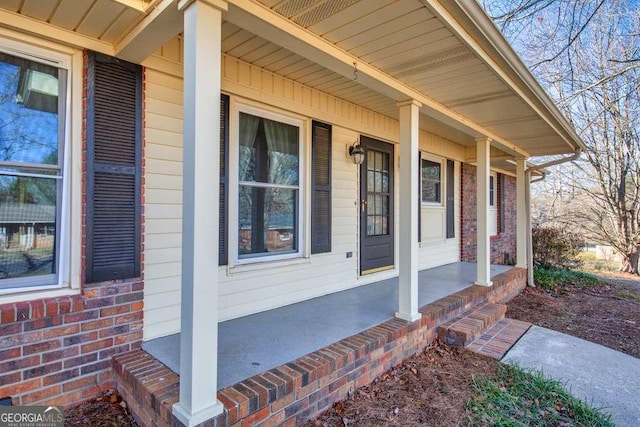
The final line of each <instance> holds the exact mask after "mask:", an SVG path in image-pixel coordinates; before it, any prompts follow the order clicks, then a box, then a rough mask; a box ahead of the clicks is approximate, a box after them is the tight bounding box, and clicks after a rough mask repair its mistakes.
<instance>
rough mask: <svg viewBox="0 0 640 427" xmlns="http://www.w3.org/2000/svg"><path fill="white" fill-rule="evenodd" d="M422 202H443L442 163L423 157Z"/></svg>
mask: <svg viewBox="0 0 640 427" xmlns="http://www.w3.org/2000/svg"><path fill="white" fill-rule="evenodd" d="M421 169H422V174H421V176H422V202H423V203H442V163H440V162H434V161H432V160H427V159H422V168H421Z"/></svg>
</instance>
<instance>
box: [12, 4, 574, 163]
mask: <svg viewBox="0 0 640 427" xmlns="http://www.w3.org/2000/svg"><path fill="white" fill-rule="evenodd" d="M228 1H229V11H228V12H226V13H225V14H224V15H223V18H224V19H225V22H224V23H223V32H222V35H223V51H224V52H225V53H227V54H229V55H231V56H234V57H237V58H239V59H241V60H243V61H246V62H249V63H251V64H254V65H256V66H259V67H263V68H265V69H267V70H270V71H272V72H275V73H278V74H281V75H284V76H285V77H287V78H290V79H292V80H295V81H298V82H300V83H303V84H305V85H309V86H311V87H315V88H317V89H320V90H322V91H325V92H327V93H329V94H332V95H335V96H337V97H339V98H342V99H345V100H347V101H350V102H353V103H355V104H358V105H362V106H364V107H366V108H369V109H371V110H374V111H377V112H380V113H382V114H385V115H387V116H390V117H394V118H397V117H398V109H397V107H396V101H403V100H406V99H407V98H408V97H411V95H412V94H413V95H415V97H416V98H419V99H418V100H419V101H421V102H422V103H423V104H425V105H424V107H423V108H422V109H421V112H422V115H421V127H422V128H423V129H426V130H429V131H430V132H433V133H435V134H438V135H441V136H443V137H445V138H448V139H451V140H453V141H455V142H458V143H461V144H464V145H473V144H474V139H475V138H481V137H491V138H492V139H493V140H494V144H495V145H496V146H497V147H499V148H501V149H502V150H504V151H505V152H510V153H512V154H517V153H518V154H520V155H525V156H536V155H549V154H561V153H567V152H572V151H573V150H574V149H575V148H577V147H579V146H580V145H581V144H582V143H581V141H580V139H579V137H578V136H577V135H576V134H575V132H574V131H573V129H571V127H570V125H569V124H568V123H567V122H566V120H565V119H564V118H562V117H561V116H560V114H559V112H558V111H557V109H556V108H555V106H554V105H553V103H552V102H551V101H550V99H549V98H548V96H546V95H544V94H543V93H542V90H541V89H540V87H539V85H538V84H537V82H535V81H534V80H533V78H532V77H531V75H530V74H529V72H528V71H527V70H526V68H525V67H524V65H523V64H522V63H521V62H520V60H519V59H517V57H516V55H515V54H514V53H513V51H512V49H511V48H510V47H509V46H508V44H507V43H506V41H505V40H504V38H502V36H501V35H500V34H499V32H498V31H497V30H496V29H495V27H493V26H492V24H491V22H490V20H489V19H488V18H487V17H486V15H485V14H484V13H483V12H482V10H481V9H480V8H479V6H478V5H477V4H476V3H475V2H468V1H462V0H451V1H443V2H440V1H436V0H388V1H384V2H380V1H370V0H228ZM0 26H8V27H13V28H16V29H19V30H22V31H28V32H31V33H34V34H44V33H47V30H48V33H47V34H45V35H46V36H48V37H50V38H58V39H60V40H65V41H66V42H68V43H70V44H72V45H76V46H79V47H84V48H89V49H94V50H98V51H101V52H103V53H107V54H111V55H116V56H120V57H122V58H124V59H128V60H133V61H136V62H141V61H142V60H143V59H144V58H146V57H147V56H148V55H149V54H151V53H152V52H153V51H155V50H156V49H157V48H158V47H159V46H161V45H162V44H164V43H165V42H166V41H168V40H169V39H170V38H171V37H173V36H174V35H175V34H177V33H178V32H179V31H181V29H182V28H181V26H182V19H181V13H180V12H179V11H178V9H177V0H47V1H44V0H0ZM247 29H249V30H250V31H249V30H247ZM292 32H293V33H295V34H291V33H292ZM354 62H355V63H357V66H358V69H359V71H358V73H357V76H358V79H355V80H354V79H353V77H354V73H353V71H354V70H353V69H352V68H353V65H352V64H353V63H354Z"/></svg>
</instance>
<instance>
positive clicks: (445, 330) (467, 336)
mask: <svg viewBox="0 0 640 427" xmlns="http://www.w3.org/2000/svg"><path fill="white" fill-rule="evenodd" d="M506 312H507V306H506V305H504V304H493V303H487V304H482V305H478V306H475V307H472V308H471V309H469V310H468V311H466V312H464V313H462V314H461V315H460V316H458V317H456V318H454V319H451V320H449V321H448V322H446V323H443V324H442V325H440V326H439V327H438V339H439V340H440V342H442V343H444V344H447V345H451V346H454V347H466V346H467V345H469V344H471V343H472V342H473V341H474V340H476V338H478V337H479V336H480V335H482V333H483V332H484V331H486V330H487V329H488V328H490V327H491V326H493V325H494V324H495V323H496V322H498V321H499V320H501V319H503V318H504V315H505V313H506Z"/></svg>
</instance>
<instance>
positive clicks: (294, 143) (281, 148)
mask: <svg viewBox="0 0 640 427" xmlns="http://www.w3.org/2000/svg"><path fill="white" fill-rule="evenodd" d="M264 133H265V136H266V139H267V148H268V149H269V161H270V164H269V182H271V183H274V184H284V185H297V184H298V175H297V171H298V164H297V160H298V128H297V127H295V126H291V125H288V124H285V123H279V122H274V121H272V120H266V119H265V120H264ZM293 162H295V163H293ZM292 172H295V173H292Z"/></svg>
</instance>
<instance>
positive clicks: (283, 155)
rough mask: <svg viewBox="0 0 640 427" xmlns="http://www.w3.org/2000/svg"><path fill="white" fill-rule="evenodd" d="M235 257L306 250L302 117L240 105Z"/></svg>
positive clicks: (280, 255)
mask: <svg viewBox="0 0 640 427" xmlns="http://www.w3.org/2000/svg"><path fill="white" fill-rule="evenodd" d="M238 110H239V111H238V116H237V117H238V120H237V126H238V133H237V135H238V145H237V146H238V162H237V168H238V171H237V175H236V176H237V177H238V181H237V184H238V185H237V194H236V195H235V197H236V200H237V205H236V206H237V223H236V236H237V247H236V248H234V249H235V255H236V261H237V262H238V263H247V262H252V261H264V260H266V259H269V260H271V259H283V258H291V257H296V256H300V255H301V254H302V252H303V251H302V248H303V242H302V229H303V228H302V217H303V216H302V200H303V199H302V185H301V177H302V176H303V175H302V164H301V163H302V159H303V156H302V140H303V138H302V128H303V126H302V121H301V120H298V119H294V118H290V117H286V116H281V115H278V114H274V113H270V112H266V111H261V110H258V109H255V108H249V107H243V106H238Z"/></svg>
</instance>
